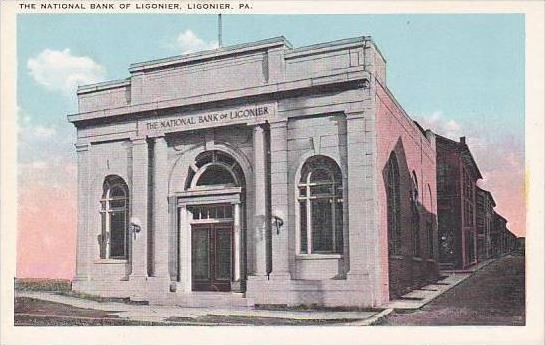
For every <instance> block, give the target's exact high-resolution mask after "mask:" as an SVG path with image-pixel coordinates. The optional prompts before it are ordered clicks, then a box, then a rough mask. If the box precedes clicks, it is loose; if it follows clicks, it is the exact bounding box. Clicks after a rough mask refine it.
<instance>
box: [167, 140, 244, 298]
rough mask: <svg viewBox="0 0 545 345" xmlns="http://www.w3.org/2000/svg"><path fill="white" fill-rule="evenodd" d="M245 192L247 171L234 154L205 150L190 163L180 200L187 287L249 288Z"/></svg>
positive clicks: (200, 289)
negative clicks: (245, 282)
mask: <svg viewBox="0 0 545 345" xmlns="http://www.w3.org/2000/svg"><path fill="white" fill-rule="evenodd" d="M244 194H245V178H244V173H243V171H242V168H241V167H240V165H239V164H238V162H237V161H236V160H235V159H234V158H233V157H232V156H230V155H229V154H227V153H225V152H222V151H218V150H213V151H205V152H202V153H201V154H199V155H198V156H197V157H196V158H195V161H194V163H193V164H191V165H190V167H189V170H188V173H187V179H186V183H185V191H184V192H183V193H181V195H180V196H179V198H178V205H179V209H180V212H179V215H180V217H179V219H180V235H181V236H180V248H181V250H180V252H181V255H180V258H181V260H180V261H181V266H182V275H184V274H183V273H184V271H185V273H186V274H185V275H184V276H185V284H186V291H188V290H190V291H232V290H235V291H240V290H242V289H243V284H242V281H243V280H244V277H243V273H244V265H243V259H244V255H243V253H244V238H243V235H244V234H243V228H244V224H243V223H244V221H243V219H244V216H243V214H244ZM183 248H185V249H186V252H185V253H183Z"/></svg>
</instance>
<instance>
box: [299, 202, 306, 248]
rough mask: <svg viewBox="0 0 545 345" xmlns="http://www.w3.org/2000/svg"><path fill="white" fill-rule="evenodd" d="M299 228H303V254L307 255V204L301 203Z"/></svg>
mask: <svg viewBox="0 0 545 345" xmlns="http://www.w3.org/2000/svg"><path fill="white" fill-rule="evenodd" d="M299 226H300V227H301V231H300V233H301V253H302V254H307V203H306V202H305V201H300V202H299Z"/></svg>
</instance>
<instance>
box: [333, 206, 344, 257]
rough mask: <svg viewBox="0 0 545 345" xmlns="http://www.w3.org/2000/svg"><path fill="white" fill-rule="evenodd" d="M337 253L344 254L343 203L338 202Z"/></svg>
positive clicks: (336, 214)
mask: <svg viewBox="0 0 545 345" xmlns="http://www.w3.org/2000/svg"><path fill="white" fill-rule="evenodd" d="M335 207H336V208H335V220H336V224H335V252H337V253H342V252H343V246H344V242H343V238H344V237H343V236H344V234H343V203H342V202H340V201H339V200H337V203H336V205H335Z"/></svg>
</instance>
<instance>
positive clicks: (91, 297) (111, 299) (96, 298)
mask: <svg viewBox="0 0 545 345" xmlns="http://www.w3.org/2000/svg"><path fill="white" fill-rule="evenodd" d="M57 295H62V296H68V297H75V298H81V299H86V300H89V301H95V302H118V303H125V304H133V305H149V302H148V301H131V299H130V298H129V297H102V296H97V295H91V294H87V293H84V292H78V291H57Z"/></svg>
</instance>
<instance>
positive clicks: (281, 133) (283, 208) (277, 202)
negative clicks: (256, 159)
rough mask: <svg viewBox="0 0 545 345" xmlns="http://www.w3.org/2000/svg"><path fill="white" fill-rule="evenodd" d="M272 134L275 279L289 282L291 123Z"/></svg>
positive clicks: (282, 124) (277, 124)
mask: <svg viewBox="0 0 545 345" xmlns="http://www.w3.org/2000/svg"><path fill="white" fill-rule="evenodd" d="M270 130H271V140H270V142H271V144H270V145H271V209H272V215H271V216H272V217H278V218H276V219H281V220H282V222H283V224H282V225H281V226H278V227H277V226H276V225H278V222H277V224H275V223H274V221H273V224H272V272H271V278H272V279H290V270H289V255H290V252H289V238H288V229H289V225H288V123H287V121H282V122H275V123H271V125H270Z"/></svg>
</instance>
